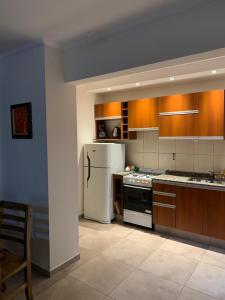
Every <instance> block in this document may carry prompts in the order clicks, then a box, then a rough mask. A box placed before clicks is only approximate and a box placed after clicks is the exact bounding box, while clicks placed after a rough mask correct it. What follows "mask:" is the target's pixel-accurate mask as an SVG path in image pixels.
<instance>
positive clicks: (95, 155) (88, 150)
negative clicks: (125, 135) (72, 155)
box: [84, 143, 112, 168]
mask: <svg viewBox="0 0 225 300" xmlns="http://www.w3.org/2000/svg"><path fill="white" fill-rule="evenodd" d="M111 149H112V145H111V144H103V143H102V144H101V143H100V144H97V143H96V144H87V145H85V146H84V166H85V167H86V166H88V160H89V159H90V166H91V167H98V168H102V167H103V168H110V167H111Z"/></svg>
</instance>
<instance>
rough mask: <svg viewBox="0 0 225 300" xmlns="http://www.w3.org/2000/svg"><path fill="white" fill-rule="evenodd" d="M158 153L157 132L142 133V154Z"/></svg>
mask: <svg viewBox="0 0 225 300" xmlns="http://www.w3.org/2000/svg"><path fill="white" fill-rule="evenodd" d="M158 151H159V139H158V131H146V132H144V152H151V153H153V152H157V153H158Z"/></svg>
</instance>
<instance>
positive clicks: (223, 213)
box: [201, 190, 225, 240]
mask: <svg viewBox="0 0 225 300" xmlns="http://www.w3.org/2000/svg"><path fill="white" fill-rule="evenodd" d="M201 197H203V198H204V200H205V203H206V206H205V222H204V224H205V225H204V234H205V235H208V236H210V237H214V238H216V239H222V240H225V192H224V191H208V190H204V191H202V194H201Z"/></svg>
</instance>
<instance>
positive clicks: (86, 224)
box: [79, 218, 103, 229]
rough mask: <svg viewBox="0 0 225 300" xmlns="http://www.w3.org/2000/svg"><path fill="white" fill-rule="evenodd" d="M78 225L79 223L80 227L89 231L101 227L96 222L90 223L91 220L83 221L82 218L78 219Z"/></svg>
mask: <svg viewBox="0 0 225 300" xmlns="http://www.w3.org/2000/svg"><path fill="white" fill-rule="evenodd" d="M79 223H80V226H83V227H87V228H90V229H97V228H99V227H101V225H103V224H101V223H98V222H96V221H92V220H88V219H84V218H82V219H80V221H79Z"/></svg>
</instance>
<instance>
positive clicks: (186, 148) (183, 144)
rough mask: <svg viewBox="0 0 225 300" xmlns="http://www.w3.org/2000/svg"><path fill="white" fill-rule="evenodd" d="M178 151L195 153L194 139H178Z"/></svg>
mask: <svg viewBox="0 0 225 300" xmlns="http://www.w3.org/2000/svg"><path fill="white" fill-rule="evenodd" d="M176 153H182V154H193V153H194V141H192V140H182V141H181V140H177V141H176Z"/></svg>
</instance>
